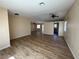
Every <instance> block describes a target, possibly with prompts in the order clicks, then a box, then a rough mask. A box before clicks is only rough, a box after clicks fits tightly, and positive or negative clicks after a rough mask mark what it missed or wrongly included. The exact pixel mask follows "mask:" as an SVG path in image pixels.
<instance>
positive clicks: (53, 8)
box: [0, 0, 74, 20]
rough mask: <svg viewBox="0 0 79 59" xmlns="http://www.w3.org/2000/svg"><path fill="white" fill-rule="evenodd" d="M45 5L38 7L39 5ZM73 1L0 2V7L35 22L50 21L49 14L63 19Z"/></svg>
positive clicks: (16, 0) (11, 0)
mask: <svg viewBox="0 0 79 59" xmlns="http://www.w3.org/2000/svg"><path fill="white" fill-rule="evenodd" d="M40 2H44V3H45V5H43V6H40V5H39V3H40ZM73 2H74V0H0V7H4V8H7V9H9V11H10V12H11V13H12V14H14V13H19V14H20V15H22V16H28V17H32V18H34V19H36V20H52V18H51V17H50V15H49V14H50V13H54V14H56V15H58V16H60V18H61V17H64V15H65V14H66V13H67V11H68V10H69V8H70V7H71V6H72V4H73Z"/></svg>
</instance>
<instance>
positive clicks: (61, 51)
mask: <svg viewBox="0 0 79 59" xmlns="http://www.w3.org/2000/svg"><path fill="white" fill-rule="evenodd" d="M38 33H39V34H38V35H37V32H36V33H35V32H32V35H31V36H26V37H21V38H17V39H14V40H11V47H10V48H7V49H4V50H2V51H0V59H12V58H13V59H74V58H73V56H72V54H71V52H70V50H69V48H68V47H67V45H66V43H65V41H64V40H63V38H61V37H58V38H56V37H53V36H49V35H43V34H40V32H38Z"/></svg>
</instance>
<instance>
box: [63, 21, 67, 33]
mask: <svg viewBox="0 0 79 59" xmlns="http://www.w3.org/2000/svg"><path fill="white" fill-rule="evenodd" d="M64 31H65V32H66V31H67V21H65V23H64Z"/></svg>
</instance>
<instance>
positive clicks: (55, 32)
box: [54, 23, 59, 36]
mask: <svg viewBox="0 0 79 59" xmlns="http://www.w3.org/2000/svg"><path fill="white" fill-rule="evenodd" d="M58 32H59V23H54V35H57V36H58Z"/></svg>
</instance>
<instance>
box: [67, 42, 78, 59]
mask: <svg viewBox="0 0 79 59" xmlns="http://www.w3.org/2000/svg"><path fill="white" fill-rule="evenodd" d="M66 43H67V45H68V47H69V49H70V51H71V53H72V55H73V57H74V58H75V59H78V58H77V57H76V55H75V53H74V52H73V50H72V49H71V47H70V46H69V44H68V42H67V41H66Z"/></svg>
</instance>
